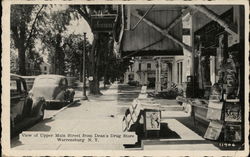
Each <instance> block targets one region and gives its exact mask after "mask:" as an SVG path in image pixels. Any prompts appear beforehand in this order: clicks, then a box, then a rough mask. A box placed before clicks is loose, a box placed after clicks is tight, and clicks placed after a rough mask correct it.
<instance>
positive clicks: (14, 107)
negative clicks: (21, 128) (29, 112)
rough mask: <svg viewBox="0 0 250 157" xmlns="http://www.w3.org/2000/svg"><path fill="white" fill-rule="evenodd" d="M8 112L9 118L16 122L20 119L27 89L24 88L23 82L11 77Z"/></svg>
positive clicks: (22, 116)
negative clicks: (9, 113)
mask: <svg viewBox="0 0 250 157" xmlns="http://www.w3.org/2000/svg"><path fill="white" fill-rule="evenodd" d="M10 95H11V101H10V104H11V106H10V112H11V118H12V120H13V122H14V124H16V123H17V122H19V121H21V120H22V119H23V118H24V116H25V115H23V110H24V105H25V102H26V97H27V91H26V88H25V84H24V83H23V82H22V80H21V79H12V80H11V81H10Z"/></svg>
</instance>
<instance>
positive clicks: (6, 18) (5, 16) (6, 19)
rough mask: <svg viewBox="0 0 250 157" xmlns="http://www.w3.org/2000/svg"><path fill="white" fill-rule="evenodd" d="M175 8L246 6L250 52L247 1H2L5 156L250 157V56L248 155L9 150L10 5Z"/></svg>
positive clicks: (159, 151)
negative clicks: (161, 5) (165, 5)
mask: <svg viewBox="0 0 250 157" xmlns="http://www.w3.org/2000/svg"><path fill="white" fill-rule="evenodd" d="M38 3H41V4H103V3H106V4H144V5H150V4H156V3H157V4H169V5H171V4H174V5H185V4H209V5H214V4H224V5H227V4H228V5H230V4H233V5H244V6H245V52H248V51H249V43H248V42H247V41H248V37H249V22H248V21H249V19H248V17H249V3H248V1H247V0H215V1H204V0H203V1H202V0H193V1H183V0H146V1H142V0H130V1H120V0H113V1H112V0H106V1H104V0H89V1H87V0H74V1H73V0H19V1H18V0H3V2H2V6H3V12H2V32H3V33H2V50H3V51H2V52H3V53H2V87H3V88H2V91H3V93H2V119H1V120H2V135H3V136H2V141H1V143H2V147H3V149H2V150H3V153H2V154H3V155H5V156H24V155H29V156H40V155H43V156H44V155H50V156H59V155H60V156H62V155H70V156H77V155H78V156H79V155H95V156H97V155H98V156H103V155H111V156H120V155H129V156H130V155H131V156H135V155H136V156H138V155H139V156H143V155H150V156H156V155H157V156H159V155H168V156H180V155H185V156H186V155H187V156H204V155H209V156H247V155H248V152H249V142H248V134H249V123H248V117H249V101H248V100H249V95H248V93H249V79H248V76H249V61H248V58H249V53H245V93H246V94H245V102H246V104H248V105H246V106H245V151H186V150H185V151H180V150H178V151H177V150H165V151H164V150H150V151H147V150H143V151H141V150H139V151H126V150H124V151H115V150H105V151H102V150H89V151H88V150H87V151H86V150H81V151H79V150H67V151H65V150H60V151H58V150H11V149H10V139H9V131H8V130H9V125H7V124H9V118H8V117H9V113H10V110H9V107H8V105H9V100H10V99H9V98H10V94H9V92H7V91H9V86H8V85H9V84H10V81H9V74H10V66H8V65H10V59H9V58H10V56H9V53H8V52H10V33H9V31H10V30H9V28H10V14H9V13H10V4H38Z"/></svg>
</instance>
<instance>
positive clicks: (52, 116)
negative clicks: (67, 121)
mask: <svg viewBox="0 0 250 157" xmlns="http://www.w3.org/2000/svg"><path fill="white" fill-rule="evenodd" d="M77 102H80V99H77V100H75V101H73V102H72V103H69V104H68V105H66V106H64V107H63V108H61V109H60V110H58V111H56V112H55V113H54V114H53V115H51V116H50V117H48V118H45V119H43V120H42V121H44V120H48V119H52V118H54V117H55V116H56V115H57V114H58V113H60V112H62V111H63V110H65V109H66V108H68V107H69V106H71V105H73V104H75V103H77Z"/></svg>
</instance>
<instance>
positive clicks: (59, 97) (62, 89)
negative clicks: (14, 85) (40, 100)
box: [30, 75, 75, 106]
mask: <svg viewBox="0 0 250 157" xmlns="http://www.w3.org/2000/svg"><path fill="white" fill-rule="evenodd" d="M30 94H31V95H32V96H33V97H39V96H43V97H44V98H45V100H46V103H47V105H49V104H58V103H59V104H60V105H62V106H63V105H64V104H65V103H69V102H73V100H74V95H75V91H74V89H72V88H69V87H68V81H67V78H66V77H65V76H62V75H39V76H37V77H36V79H35V81H34V85H33V87H32V89H31V90H30Z"/></svg>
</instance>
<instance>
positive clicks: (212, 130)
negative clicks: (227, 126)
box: [204, 121, 222, 140]
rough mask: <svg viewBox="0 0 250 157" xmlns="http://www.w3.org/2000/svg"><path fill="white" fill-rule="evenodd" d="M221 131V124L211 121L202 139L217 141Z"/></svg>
mask: <svg viewBox="0 0 250 157" xmlns="http://www.w3.org/2000/svg"><path fill="white" fill-rule="evenodd" d="M221 130H222V124H221V123H219V122H217V121H211V122H210V123H209V126H208V128H207V131H206V133H205V135H204V138H206V139H210V140H217V139H218V138H219V135H220V133H221Z"/></svg>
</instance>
